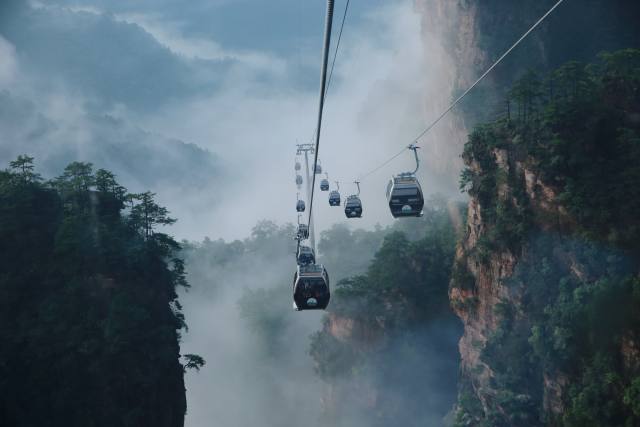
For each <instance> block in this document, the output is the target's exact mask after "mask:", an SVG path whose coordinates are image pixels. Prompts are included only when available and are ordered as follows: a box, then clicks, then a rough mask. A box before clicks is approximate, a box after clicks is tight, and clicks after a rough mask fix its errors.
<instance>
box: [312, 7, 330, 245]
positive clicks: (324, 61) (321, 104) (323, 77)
mask: <svg viewBox="0 0 640 427" xmlns="http://www.w3.org/2000/svg"><path fill="white" fill-rule="evenodd" d="M333 6H334V0H327V17H326V22H325V28H324V47H323V48H322V68H321V72H320V102H319V105H318V125H317V127H316V144H315V145H316V146H315V154H314V159H313V179H312V184H311V197H310V199H309V223H308V226H309V229H310V230H311V226H312V224H311V221H312V218H313V196H314V193H315V188H316V175H317V174H316V168H317V167H318V151H319V150H320V132H321V130H322V113H323V110H324V99H325V95H326V83H327V66H328V63H329V49H330V47H331V27H332V25H333ZM314 249H315V248H314Z"/></svg>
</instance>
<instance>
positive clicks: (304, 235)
mask: <svg viewBox="0 0 640 427" xmlns="http://www.w3.org/2000/svg"><path fill="white" fill-rule="evenodd" d="M308 238H309V226H308V225H307V224H298V239H300V240H305V239H308Z"/></svg>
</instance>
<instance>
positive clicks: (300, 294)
mask: <svg viewBox="0 0 640 427" xmlns="http://www.w3.org/2000/svg"><path fill="white" fill-rule="evenodd" d="M330 299H331V292H330V289H329V274H328V273H327V270H326V269H325V268H324V266H322V265H318V264H309V265H299V266H298V269H297V271H296V273H295V274H294V276H293V309H294V310H296V311H303V310H324V309H325V308H327V306H328V305H329V300H330Z"/></svg>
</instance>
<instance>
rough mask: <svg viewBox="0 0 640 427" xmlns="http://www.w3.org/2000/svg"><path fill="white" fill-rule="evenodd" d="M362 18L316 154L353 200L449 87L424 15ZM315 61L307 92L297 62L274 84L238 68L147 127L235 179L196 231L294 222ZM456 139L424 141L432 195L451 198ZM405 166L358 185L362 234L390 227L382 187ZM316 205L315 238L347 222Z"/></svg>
mask: <svg viewBox="0 0 640 427" xmlns="http://www.w3.org/2000/svg"><path fill="white" fill-rule="evenodd" d="M361 20H362V23H361V24H360V25H358V26H347V27H346V29H345V34H344V38H343V40H342V47H341V50H340V53H339V57H338V61H337V65H336V69H335V75H334V80H333V83H332V87H331V89H330V92H329V95H328V99H327V104H326V110H325V120H324V125H323V133H322V136H323V138H322V142H321V148H320V159H321V161H322V165H323V168H324V169H325V170H326V171H328V173H329V175H330V179H331V181H335V180H339V181H341V182H342V184H341V189H342V190H343V194H344V195H346V194H348V193H350V192H354V191H355V185H353V184H352V182H353V181H354V180H355V179H356V178H357V177H358V176H359V175H361V174H362V173H364V172H367V171H368V170H371V169H373V168H374V167H375V166H377V165H379V164H381V163H382V162H384V161H385V160H386V159H388V158H389V156H391V155H392V154H394V153H396V152H398V150H400V149H402V147H403V146H406V145H408V144H409V143H411V142H412V141H413V138H415V136H416V135H417V134H418V133H419V132H421V130H422V129H424V126H425V124H426V122H427V121H428V120H430V119H431V118H433V117H434V116H435V115H436V113H439V111H437V110H438V109H439V108H442V105H444V104H445V103H446V101H448V100H449V97H450V89H451V82H449V79H450V75H451V74H452V67H451V66H450V64H449V63H448V62H447V61H446V59H440V56H442V55H446V52H443V50H442V48H440V47H438V46H437V42H438V41H437V40H436V39H435V38H436V35H433V36H430V38H428V37H425V36H424V35H423V34H422V27H421V16H420V15H419V14H418V13H416V12H415V11H414V10H413V7H412V4H411V2H409V1H398V2H392V3H390V4H387V5H385V6H383V7H381V8H377V9H373V10H372V11H369V12H368V13H367V15H366V17H364V18H361ZM431 49H433V50H431ZM314 54H315V62H316V70H314V72H313V75H314V76H315V77H314V78H315V80H316V84H315V85H314V86H313V87H312V88H311V89H307V88H306V87H298V86H295V85H291V84H288V81H295V80H297V79H299V78H300V77H299V75H300V74H301V73H306V69H305V68H304V67H301V66H299V65H298V64H297V63H296V62H295V61H290V62H289V63H288V69H287V72H286V75H287V76H288V78H287V79H285V80H283V81H282V80H280V81H277V82H275V84H274V82H272V81H269V82H265V81H262V80H261V79H260V78H259V75H256V74H251V73H247V72H246V71H245V70H238V73H231V74H229V75H227V76H226V77H225V79H224V81H223V84H222V85H221V89H220V91H219V92H217V93H216V94H215V95H211V96H198V97H194V98H192V99H190V100H188V101H187V102H180V103H175V104H171V105H167V106H165V107H163V108H162V109H161V110H160V111H159V112H158V114H155V115H154V116H153V117H147V118H146V120H145V122H144V123H145V126H147V127H149V128H150V129H157V130H158V131H159V132H161V133H164V134H167V135H176V136H182V137H184V138H186V139H188V140H190V141H194V142H196V143H197V144H198V145H201V146H203V147H207V148H208V149H210V150H212V151H214V152H218V153H221V155H222V156H223V157H224V159H225V160H224V161H225V164H227V165H228V166H229V168H230V170H232V171H233V177H232V178H231V179H230V180H228V181H227V182H225V183H224V187H223V188H222V189H220V190H221V191H223V192H224V195H225V196H224V200H225V202H224V204H222V205H220V206H219V207H218V208H214V209H213V210H210V211H207V212H206V214H203V215H201V216H199V221H198V222H197V223H198V225H199V226H201V227H203V230H204V234H208V235H213V236H222V237H225V238H238V237H242V236H243V235H244V234H245V233H246V231H247V230H249V229H250V228H251V226H252V225H253V224H255V222H256V221H257V220H259V219H261V218H270V219H275V220H277V221H280V222H285V221H295V220H296V215H295V212H294V211H293V206H294V203H295V199H296V191H297V190H296V188H295V185H294V178H295V175H294V171H293V163H294V157H295V144H296V142H309V140H310V139H311V137H312V135H313V130H314V127H315V118H316V114H317V89H316V87H317V78H318V74H319V73H318V71H317V68H318V65H319V60H320V52H319V49H313V50H312V51H310V52H309V55H311V56H313V55H314ZM429 55H431V56H429ZM436 60H437V61H436ZM425 99H426V100H427V101H425ZM455 132H457V129H456V127H455V124H454V123H452V122H449V123H447V122H446V121H445V122H443V123H442V126H441V127H440V128H439V129H438V133H437V135H438V137H439V138H437V139H435V140H427V144H425V149H424V150H423V152H422V153H421V154H422V157H423V160H424V163H423V167H422V169H421V178H422V179H423V184H424V187H425V190H426V191H427V192H428V193H432V192H442V191H444V192H447V193H453V192H456V193H457V176H456V175H457V169H456V167H457V166H456V165H455V160H451V161H450V160H449V159H448V156H450V157H453V158H454V159H457V155H458V154H457V153H455V154H450V153H453V151H454V150H455V149H457V148H459V147H460V144H461V142H462V141H461V139H459V140H458V139H456V138H458V135H457V134H456V133H455ZM434 141H435V143H432V142H434ZM443 147H444V148H443ZM446 147H454V148H452V149H450V150H449V149H446ZM413 167H414V164H413V158H412V156H411V154H410V153H409V152H407V154H406V155H403V156H401V157H400V158H399V159H398V160H397V161H396V162H394V163H393V164H391V165H390V166H389V167H387V168H384V169H383V170H381V171H380V172H379V173H378V174H376V175H373V176H371V177H370V178H368V179H367V180H366V181H364V182H363V183H362V197H363V202H364V209H365V213H364V218H363V219H362V220H361V221H358V222H357V224H358V225H359V226H367V227H370V226H373V225H375V224H376V223H382V224H387V223H390V222H391V221H392V220H391V216H390V214H389V213H388V207H387V206H386V201H385V196H384V191H385V187H386V182H387V180H388V179H389V177H390V176H391V174H392V173H398V172H402V171H405V170H411V169H413ZM317 196H318V199H317V203H316V205H315V207H316V209H317V211H315V213H314V214H315V217H316V218H317V224H318V226H319V227H320V229H326V228H328V227H330V226H331V225H332V224H334V223H336V222H343V221H345V217H344V213H343V211H342V209H339V208H329V207H328V204H327V202H326V193H319V194H317Z"/></svg>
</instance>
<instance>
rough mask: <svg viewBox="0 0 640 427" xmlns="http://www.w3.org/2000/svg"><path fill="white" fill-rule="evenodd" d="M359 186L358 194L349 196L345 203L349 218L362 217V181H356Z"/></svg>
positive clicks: (345, 212) (346, 213)
mask: <svg viewBox="0 0 640 427" xmlns="http://www.w3.org/2000/svg"><path fill="white" fill-rule="evenodd" d="M354 184H356V185H357V186H358V194H353V195H351V196H349V197H347V200H346V201H345V203H344V214H345V215H346V217H347V218H362V201H361V200H360V181H356V182H354Z"/></svg>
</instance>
